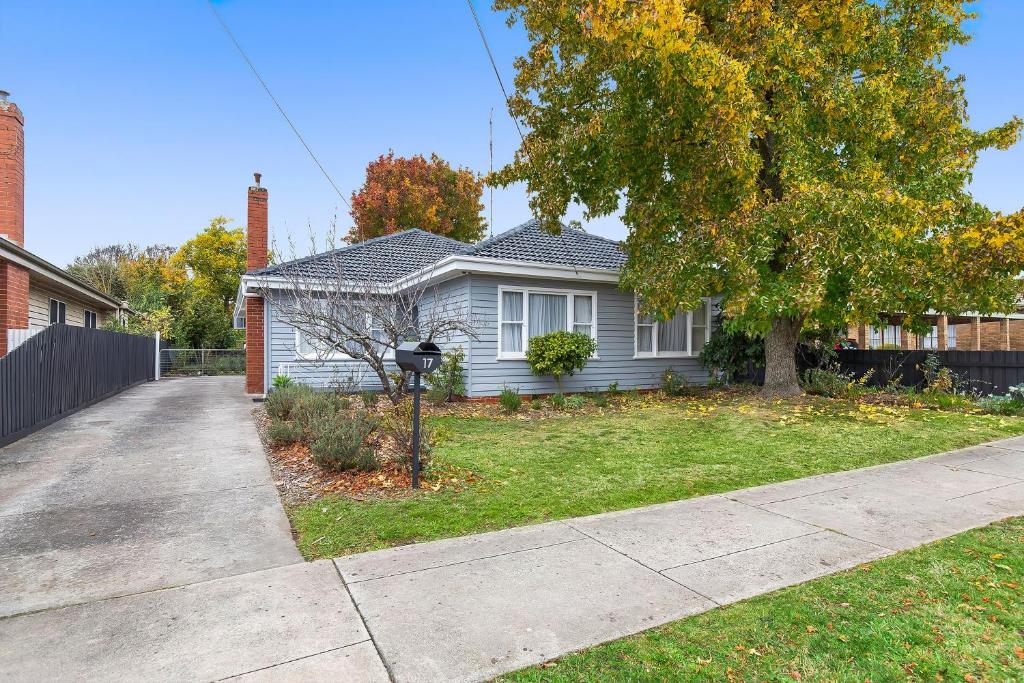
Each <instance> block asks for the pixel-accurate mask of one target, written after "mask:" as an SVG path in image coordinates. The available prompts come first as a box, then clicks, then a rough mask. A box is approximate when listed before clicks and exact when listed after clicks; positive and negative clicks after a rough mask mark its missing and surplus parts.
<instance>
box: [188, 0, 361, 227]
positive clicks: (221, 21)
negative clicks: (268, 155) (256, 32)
mask: <svg viewBox="0 0 1024 683" xmlns="http://www.w3.org/2000/svg"><path fill="white" fill-rule="evenodd" d="M207 5H209V7H210V11H211V12H213V16H214V17H215V18H216V19H217V23H218V24H220V27H221V28H222V29H224V33H226V34H227V36H228V38H230V39H231V42H232V43H234V45H235V49H236V50H238V54H240V55H241V56H242V59H243V60H245V63H246V64H248V65H249V69H250V70H251V71H252V73H253V75H254V76H255V77H256V80H257V81H259V83H260V85H261V86H263V89H264V90H265V91H266V92H267V95H268V96H269V97H270V101H271V102H273V103H274V106H275V107H277V111H279V112H280V113H281V116H282V117H283V118H284V120H285V121H286V122H287V123H288V126H289V127H290V128H291V129H292V132H293V133H295V137H297V138H298V139H299V142H301V143H302V146H303V147H305V148H306V153H307V154H309V158H310V159H312V160H313V163H314V164H316V166H317V168H319V169H320V172H321V173H322V174H323V176H324V178H326V179H327V182H328V183H330V184H331V187H332V188H334V191H335V192H336V193H338V197H340V198H341V201H342V202H344V203H345V206H347V207H348V208H349V209H351V208H352V205H351V204H349V203H348V199H346V198H345V195H344V194H342V192H341V190H340V189H338V185H337V184H336V183H335V182H334V179H333V178H331V174H330V173H328V172H327V169H326V168H324V165H323V164H322V163H320V159H318V158H317V156H316V154H315V153H314V152H313V150H312V148H311V147H310V146H309V143H307V142H306V139H305V138H304V137H302V133H300V132H299V129H298V127H297V126H296V125H295V123H294V122H293V121H292V119H291V117H289V116H288V112H286V111H285V110H284V107H283V106H281V103H280V102H279V101H278V99H277V98H276V97H275V96H274V93H273V92H271V90H270V86H269V85H267V82H266V81H265V80H263V77H262V76H261V75H260V72H259V71H258V70H257V69H256V65H255V64H253V62H252V60H251V59H249V55H248V54H246V52H245V49H244V48H243V47H242V45H241V43H239V42H238V39H237V38H235V34H234V33H232V32H231V29H230V28H228V25H227V23H226V22H225V21H224V18H223V17H222V16H221V15H220V12H218V11H217V7H216V6H215V5H214V3H213V0H207Z"/></svg>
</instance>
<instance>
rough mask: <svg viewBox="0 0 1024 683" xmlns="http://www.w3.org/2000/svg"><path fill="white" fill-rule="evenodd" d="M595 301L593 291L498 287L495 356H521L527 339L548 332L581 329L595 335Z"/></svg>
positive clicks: (579, 330)
mask: <svg viewBox="0 0 1024 683" xmlns="http://www.w3.org/2000/svg"><path fill="white" fill-rule="evenodd" d="M595 301H596V295H595V294H594V293H593V292H576V291H562V290H548V289H538V288H514V289H513V288H500V289H499V303H498V313H499V329H500V340H499V346H498V356H499V357H503V358H522V357H524V356H525V354H526V347H527V345H528V344H529V342H530V339H532V338H533V337H538V336H540V335H542V334H548V333H550V332H564V331H574V332H583V333H584V334H588V335H590V336H591V337H594V338H595V339H596V338H597V330H596V322H595V320H596V315H595V314H596V310H595Z"/></svg>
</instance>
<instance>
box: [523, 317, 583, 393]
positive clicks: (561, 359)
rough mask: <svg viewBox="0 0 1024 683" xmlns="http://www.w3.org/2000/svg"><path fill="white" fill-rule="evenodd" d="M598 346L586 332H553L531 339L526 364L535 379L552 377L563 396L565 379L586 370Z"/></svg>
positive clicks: (527, 349)
mask: <svg viewBox="0 0 1024 683" xmlns="http://www.w3.org/2000/svg"><path fill="white" fill-rule="evenodd" d="M596 351H597V342H596V341H595V340H594V338H593V337H591V336H590V335H589V334H585V333H583V332H551V333H549V334H543V335H541V336H539V337H533V338H532V339H530V344H529V346H527V348H526V362H528V363H529V364H530V370H532V371H533V374H535V375H552V376H553V377H554V378H555V383H556V384H557V385H558V394H559V395H561V393H562V375H568V376H569V377H572V376H573V375H575V374H576V373H577V372H579V371H580V370H582V369H583V368H585V367H586V365H587V361H588V360H590V357H591V356H593V355H594V353H595V352H596Z"/></svg>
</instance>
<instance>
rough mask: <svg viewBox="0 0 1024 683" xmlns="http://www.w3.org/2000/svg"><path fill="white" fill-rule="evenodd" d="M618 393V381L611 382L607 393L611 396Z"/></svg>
mask: <svg viewBox="0 0 1024 683" xmlns="http://www.w3.org/2000/svg"><path fill="white" fill-rule="evenodd" d="M619 393H620V392H619V383H618V382H612V383H611V384H609V385H608V395H609V396H611V397H612V398H615V397H616V396H618V395H619Z"/></svg>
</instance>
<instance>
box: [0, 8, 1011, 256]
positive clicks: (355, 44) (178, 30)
mask: <svg viewBox="0 0 1024 683" xmlns="http://www.w3.org/2000/svg"><path fill="white" fill-rule="evenodd" d="M475 2H476V6H477V9H478V11H479V13H480V16H481V19H482V21H483V22H484V28H485V30H486V31H487V34H488V38H489V39H490V41H491V46H492V48H493V50H494V52H495V55H496V57H497V59H498V61H499V67H500V68H501V69H502V73H503V76H504V77H505V78H506V83H510V82H511V79H512V75H513V70H512V60H513V58H514V57H515V56H516V55H517V54H521V53H522V52H523V51H524V49H525V46H526V41H525V36H524V34H523V31H522V29H521V28H519V27H516V28H514V29H509V28H507V27H506V26H505V23H504V19H503V17H501V16H499V15H497V14H495V13H493V12H492V11H490V9H489V5H488V3H487V2H486V1H485V0H475ZM218 7H219V8H220V11H221V13H222V14H223V16H224V18H225V19H226V20H227V22H228V23H229V25H230V26H231V28H232V30H233V31H234V32H235V34H236V36H237V37H238V39H239V40H240V41H241V42H242V44H243V45H244V46H245V48H246V49H247V51H248V52H249V54H250V56H251V57H252V59H253V60H254V61H255V63H256V64H257V66H258V67H259V69H260V71H261V72H262V74H263V76H264V78H265V79H266V80H267V81H268V83H269V84H270V86H271V88H272V89H273V90H274V92H275V94H276V95H277V97H278V98H279V99H280V100H281V102H282V103H283V104H284V106H285V108H286V109H287V111H288V112H289V114H290V115H291V117H292V119H293V120H294V121H295V123H296V124H297V125H298V126H299V129H300V130H301V131H302V132H303V135H304V136H305V137H306V139H307V141H308V142H309V143H310V145H311V146H312V147H313V149H314V150H315V151H316V152H317V154H318V155H319V156H320V158H321V161H322V162H323V163H324V165H325V166H326V167H327V169H328V170H329V171H330V173H331V174H332V176H333V177H334V180H335V181H336V182H337V184H338V185H339V187H341V189H342V191H343V192H345V193H346V196H347V195H348V193H350V192H351V190H353V189H355V188H357V187H358V186H359V185H360V184H361V183H362V180H363V174H364V170H365V166H366V163H367V162H368V161H370V160H371V159H373V158H375V157H377V156H378V155H379V154H381V153H384V152H386V151H387V150H388V149H394V150H395V151H396V153H398V154H404V155H409V154H414V153H423V154H429V153H430V152H437V153H438V154H440V155H441V156H442V157H445V158H446V159H448V160H449V161H450V162H452V163H453V164H458V165H464V166H469V167H471V168H473V169H475V170H478V171H486V170H487V165H488V151H487V118H488V113H489V111H490V110H491V108H492V107H493V108H494V154H495V165H496V167H498V166H500V165H502V164H503V163H505V162H507V161H508V160H510V159H511V157H512V154H513V153H514V151H515V149H516V147H517V145H518V136H517V134H516V132H515V128H514V126H513V125H512V123H511V121H510V120H509V118H508V116H507V114H505V112H504V109H503V103H502V98H501V95H500V92H499V90H498V87H497V83H496V81H495V79H494V74H493V73H492V71H491V67H490V65H489V63H488V62H487V59H486V55H485V53H484V51H483V48H482V46H481V44H480V39H479V36H478V35H477V33H476V29H475V27H474V25H473V22H472V19H471V17H470V15H469V11H468V9H467V7H466V5H465V3H464V2H463V0H436V1H431V2H424V1H420V2H403V1H399V0H394V1H390V2H305V3H294V2H284V1H283V0H278V1H270V0H266V1H264V0H220V2H218ZM977 9H978V11H979V12H980V13H981V18H980V19H979V20H977V21H976V22H973V25H972V31H973V33H974V35H975V41H974V42H972V43H971V44H969V45H968V46H966V47H964V48H958V49H957V50H955V51H954V52H952V53H951V54H950V55H949V56H948V58H947V63H948V64H949V65H950V66H951V67H952V68H953V69H954V70H956V71H957V72H961V73H964V74H966V76H967V78H968V84H967V88H968V95H969V98H970V115H971V117H972V122H973V124H974V125H975V126H976V127H986V126H991V125H994V124H997V123H1001V122H1003V121H1005V120H1006V119H1007V118H1009V117H1010V116H1012V115H1014V114H1018V115H1024V87H1021V80H1022V77H1021V74H1024V46H1022V42H1021V38H1020V27H1021V26H1022V25H1024V2H1016V1H1013V0H985V1H984V2H980V3H978V5H977ZM0 45H3V49H2V50H0V89H4V90H9V91H10V92H11V93H12V99H13V100H14V101H16V102H17V103H18V104H19V106H21V108H22V110H23V111H24V112H25V116H26V147H27V162H26V166H27V168H26V176H27V187H26V243H27V244H26V246H27V247H28V248H29V249H31V250H33V251H35V252H36V253H38V254H40V255H41V256H43V257H44V258H48V259H50V260H52V261H54V262H56V263H59V264H65V263H67V262H68V261H69V260H70V259H72V258H73V257H74V256H75V255H78V254H81V253H84V252H86V251H87V250H88V249H90V248H91V247H93V246H97V245H101V244H108V243H112V242H124V241H134V242H137V243H141V244H149V243H154V242H162V243H169V244H179V243H181V242H182V241H183V240H185V239H187V238H188V237H190V236H191V235H193V234H194V233H195V232H196V231H198V230H199V229H201V228H202V227H203V226H205V225H206V223H207V222H208V220H209V219H210V218H211V217H212V216H216V215H220V214H223V215H226V216H228V217H231V218H234V219H236V220H237V221H238V222H239V223H240V224H244V222H245V188H246V187H247V186H248V184H249V182H250V179H251V173H252V171H253V170H259V171H261V172H262V173H263V174H264V185H265V186H267V187H268V188H269V189H270V222H271V226H272V229H273V231H274V233H275V235H276V237H277V239H278V240H279V241H282V240H285V239H286V238H287V236H288V235H289V234H290V235H292V236H294V237H296V238H297V239H298V240H299V241H300V242H302V245H301V246H300V251H304V250H306V247H305V244H306V243H307V242H308V238H307V236H308V234H309V229H310V226H312V227H313V228H314V229H315V230H317V231H319V232H321V233H322V231H323V230H324V228H325V227H326V226H327V225H328V224H329V222H330V220H331V217H332V216H334V215H337V216H338V222H339V225H340V226H341V227H347V226H348V225H349V223H350V221H349V217H348V214H347V209H346V207H345V206H344V205H343V204H341V202H340V200H339V199H338V197H337V195H336V194H335V193H334V191H333V190H332V189H331V187H330V185H328V184H327V182H326V180H324V178H323V177H322V176H321V175H320V172H319V171H318V170H317V169H316V167H315V166H314V165H313V163H312V162H311V161H310V160H309V158H308V157H307V156H306V153H305V151H304V150H303V149H302V147H301V146H300V145H299V143H298V141H297V140H296V139H295V137H294V136H293V134H292V133H291V131H290V130H289V129H288V127H287V125H286V124H285V122H284V121H283V120H282V118H281V117H280V115H279V114H278V113H277V111H276V110H275V109H274V108H273V105H272V104H271V103H270V101H269V100H268V98H267V96H266V94H265V93H264V92H263V90H262V89H261V88H260V87H259V85H258V83H257V82H256V81H255V79H254V78H253V76H252V74H251V73H250V72H249V71H248V68H247V67H246V66H245V64H244V62H242V60H241V59H240V57H239V56H238V54H237V53H236V52H235V50H234V47H233V46H232V45H231V44H230V43H229V42H228V39H227V37H226V36H225V35H224V34H223V32H222V31H221V29H220V28H219V26H218V25H217V24H216V22H215V20H214V18H213V16H212V14H211V13H210V10H209V9H208V7H207V6H206V3H205V2H202V1H200V0H175V1H173V2H159V1H157V0H149V1H147V2H137V1H136V2H122V1H119V0H104V2H101V3H98V2H90V3H82V2H57V1H54V0H2V2H0ZM1021 188H1024V145H1022V144H1018V145H1017V146H1016V147H1015V148H1013V149H1012V150H1011V151H1009V152H990V153H987V154H986V155H985V156H984V157H983V159H982V161H981V163H980V164H979V165H978V168H977V173H976V177H975V182H974V188H973V189H974V192H975V195H976V196H977V197H978V198H979V199H980V200H981V201H983V202H985V203H986V204H988V205H989V206H991V207H993V208H995V209H998V210H1001V211H1005V212H1011V211H1016V210H1017V209H1019V208H1020V207H1021V206H1022V204H1024V193H1022V190H1021ZM485 200H486V194H485ZM493 211H494V219H495V220H494V222H495V227H496V229H497V230H499V231H500V230H503V229H505V228H507V227H511V226H513V225H516V224H518V223H519V222H522V221H523V220H526V219H528V218H529V215H530V214H529V207H528V205H527V198H526V194H525V191H524V190H523V188H522V187H513V188H509V189H504V190H495V191H494V207H493ZM588 228H589V229H591V230H593V231H594V232H597V233H599V234H603V235H606V236H609V237H614V238H621V237H624V236H625V230H624V228H623V227H622V225H621V224H619V223H618V222H617V221H616V220H615V219H613V218H612V219H604V220H601V221H597V222H594V223H591V224H589V226H588Z"/></svg>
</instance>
